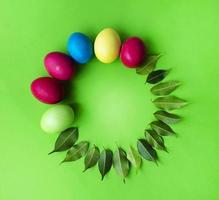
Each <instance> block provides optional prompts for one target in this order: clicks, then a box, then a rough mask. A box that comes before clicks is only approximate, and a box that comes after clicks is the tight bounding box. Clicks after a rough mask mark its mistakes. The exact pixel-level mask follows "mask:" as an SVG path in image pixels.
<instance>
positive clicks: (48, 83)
mask: <svg viewBox="0 0 219 200" xmlns="http://www.w3.org/2000/svg"><path fill="white" fill-rule="evenodd" d="M31 92H32V94H33V96H34V97H36V98H37V99H38V100H39V101H41V102H43V103H47V104H55V103H57V102H59V101H61V100H62V99H63V98H64V88H63V86H62V84H61V83H60V81H58V80H56V79H54V78H51V77H40V78H37V79H35V80H34V81H33V82H32V83H31Z"/></svg>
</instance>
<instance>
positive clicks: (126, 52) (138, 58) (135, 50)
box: [120, 37, 145, 68]
mask: <svg viewBox="0 0 219 200" xmlns="http://www.w3.org/2000/svg"><path fill="white" fill-rule="evenodd" d="M120 59H121V61H122V63H123V64H124V65H125V66H127V67H129V68H136V67H138V66H139V65H141V64H142V63H143V62H144V59H145V46H144V42H143V41H142V40H141V39H140V38H138V37H130V38H128V39H127V40H126V41H125V42H124V43H123V45H122V48H121V52H120Z"/></svg>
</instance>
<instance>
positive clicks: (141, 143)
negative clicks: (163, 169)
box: [137, 139, 158, 163]
mask: <svg viewBox="0 0 219 200" xmlns="http://www.w3.org/2000/svg"><path fill="white" fill-rule="evenodd" d="M137 148H138V152H139V154H140V155H141V156H142V157H143V158H144V159H146V160H149V161H153V162H155V163H157V159H158V157H157V152H156V151H155V150H154V149H153V148H152V146H151V145H150V144H149V143H148V142H147V141H146V140H145V139H139V140H138V142H137Z"/></svg>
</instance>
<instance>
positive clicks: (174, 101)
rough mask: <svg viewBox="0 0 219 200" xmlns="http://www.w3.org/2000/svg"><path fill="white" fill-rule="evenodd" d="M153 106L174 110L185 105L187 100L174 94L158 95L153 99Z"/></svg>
mask: <svg viewBox="0 0 219 200" xmlns="http://www.w3.org/2000/svg"><path fill="white" fill-rule="evenodd" d="M153 103H154V104H155V106H157V107H158V108H160V109H164V110H174V109H178V108H181V107H184V106H185V105H187V102H186V101H185V100H183V99H180V98H178V97H176V96H166V97H158V98H157V99H155V100H154V101H153Z"/></svg>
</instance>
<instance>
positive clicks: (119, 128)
mask: <svg viewBox="0 0 219 200" xmlns="http://www.w3.org/2000/svg"><path fill="white" fill-rule="evenodd" d="M218 10H219V2H218V1H217V0H208V1H207V0H203V1H198V0H190V1H186V0H181V1H174V0H168V1H167V0H160V1H158V0H150V1H149V0H136V1H133V0H126V1H118V0H111V1H99V0H93V1H82V0H81V1H76V0H63V1H58V0H46V1H45V0H31V1H28V0H20V1H19V0H1V2H0V69H1V71H0V72H1V73H0V94H1V103H0V114H1V115H0V124H1V126H0V127H1V128H0V137H1V138H0V152H1V154H0V179H1V182H0V199H1V200H30V199H31V200H39V199H42V200H44V199H45V200H60V199H63V200H72V199H75V200H85V199H87V200H110V199H115V200H117V199H118V200H120V199H125V200H134V199H151V200H206V199H207V200H217V199H218V198H219V190H218V185H219V173H218V172H219V157H218V155H219V118H218V111H219V106H218V101H219V92H218V86H219V82H218V80H219V79H218V77H219V65H218V55H219V48H218V47H219V23H218V22H219V12H218ZM105 27H112V28H115V29H116V30H117V31H118V33H119V34H120V36H121V38H122V41H124V39H125V38H127V37H128V36H139V37H141V38H143V39H144V41H145V43H146V45H147V47H148V50H149V52H150V53H162V54H163V55H164V56H163V57H162V58H161V59H160V61H159V63H158V68H162V69H171V72H170V74H169V75H168V76H167V78H166V79H165V80H179V81H181V82H182V85H181V86H180V87H179V88H178V89H177V90H176V91H175V92H174V94H175V95H177V96H179V97H181V98H184V99H186V100H187V101H188V102H189V105H188V106H186V107H185V108H183V109H180V110H178V111H176V112H174V113H177V114H179V115H181V116H182V117H183V120H182V122H180V123H179V124H176V125H173V126H172V127H173V129H174V131H175V132H176V133H177V136H178V137H168V138H165V145H166V147H167V148H168V151H169V154H168V153H165V152H162V151H159V152H158V155H159V158H160V162H159V165H158V167H157V166H156V165H155V164H153V163H151V162H147V161H144V163H143V166H142V169H141V170H139V171H138V173H137V174H136V173H135V170H133V169H132V170H131V174H130V176H129V177H128V178H127V180H126V184H124V183H123V181H122V179H121V178H120V177H118V176H117V174H116V172H115V170H114V169H112V170H111V171H110V172H109V174H107V175H106V177H105V178H104V181H103V182H102V181H101V176H100V174H99V172H98V169H97V167H95V168H92V169H89V170H87V172H85V173H82V171H83V169H84V165H83V159H81V160H80V161H76V162H72V163H64V164H62V165H59V163H60V161H62V160H63V158H64V157H65V153H64V152H63V153H54V154H53V155H50V156H48V155H47V154H48V153H49V152H50V151H51V150H52V148H53V145H54V142H55V139H56V137H57V135H49V134H45V133H44V132H43V131H42V130H41V129H40V118H41V116H42V114H43V113H44V111H45V110H47V109H48V108H49V107H51V106H49V105H46V104H42V103H40V102H38V101H37V100H36V99H35V98H33V97H32V95H31V93H30V88H29V86H30V83H31V81H32V80H33V79H35V78H37V77H39V76H46V75H47V73H46V71H45V69H44V66H43V57H44V56H45V55H46V54H47V53H48V52H50V51H54V50H55V51H63V52H66V43H67V39H68V37H69V35H70V34H71V33H72V32H76V31H80V32H83V33H85V34H87V35H88V36H90V37H91V38H92V39H94V38H95V36H96V35H97V33H98V32H99V31H100V30H102V29H103V28H105ZM144 82H145V77H144V76H140V75H137V74H136V73H135V70H131V69H127V68H125V67H124V66H123V65H122V64H121V62H120V61H119V59H117V60H116V61H115V62H114V63H112V64H103V63H100V62H99V61H98V60H97V59H95V58H94V59H93V60H92V61H90V62H89V63H88V64H86V65H83V66H80V70H79V72H78V75H77V77H76V78H75V80H73V81H71V83H70V84H69V96H68V98H67V99H66V100H65V102H66V103H72V104H73V107H74V108H75V113H76V120H75V123H74V125H77V126H78V127H79V130H80V136H79V140H80V141H82V140H88V141H89V142H90V143H91V144H96V145H98V146H99V147H100V148H101V149H102V148H103V147H105V148H111V149H112V150H113V151H115V149H116V146H117V145H119V146H121V147H122V148H124V149H126V150H127V149H128V146H129V145H130V144H131V145H133V146H135V147H136V142H137V138H141V137H143V136H144V129H145V128H147V127H148V123H150V122H151V121H152V120H154V117H153V112H155V111H156V110H157V109H156V108H155V107H154V105H153V104H152V100H153V99H154V96H153V95H152V94H151V93H150V85H148V84H146V85H145V84H144Z"/></svg>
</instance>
